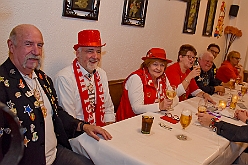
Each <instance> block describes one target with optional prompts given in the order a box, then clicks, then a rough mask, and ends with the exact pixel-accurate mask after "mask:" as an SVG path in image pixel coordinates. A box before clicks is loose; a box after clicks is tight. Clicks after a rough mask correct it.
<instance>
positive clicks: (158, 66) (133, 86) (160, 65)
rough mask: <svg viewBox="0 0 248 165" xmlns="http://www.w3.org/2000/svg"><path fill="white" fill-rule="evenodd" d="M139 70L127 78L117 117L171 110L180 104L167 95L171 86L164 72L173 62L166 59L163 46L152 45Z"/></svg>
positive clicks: (121, 118) (117, 118)
mask: <svg viewBox="0 0 248 165" xmlns="http://www.w3.org/2000/svg"><path fill="white" fill-rule="evenodd" d="M142 60H143V61H144V62H143V63H142V64H141V66H140V69H138V70H136V71H135V72H133V73H131V74H130V75H129V76H128V77H127V78H126V80H125V81H124V87H125V88H124V90H123V95H122V98H121V102H120V105H119V108H118V110H117V112H116V120H117V121H120V120H124V119H127V118H130V117H133V116H135V115H138V114H142V113H145V112H158V111H161V110H168V109H170V108H171V105H172V103H173V106H174V105H176V104H177V103H178V100H179V99H178V97H177V96H176V97H175V98H174V99H173V100H170V99H167V97H166V96H165V92H166V87H167V86H170V82H169V81H168V79H167V77H166V75H165V72H164V71H165V69H166V67H167V64H168V63H170V62H172V61H171V60H169V59H167V58H166V53H165V51H164V49H161V48H152V49H150V50H149V51H148V52H147V55H146V56H145V57H142Z"/></svg>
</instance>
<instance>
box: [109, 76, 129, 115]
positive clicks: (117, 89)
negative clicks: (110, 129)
mask: <svg viewBox="0 0 248 165" xmlns="http://www.w3.org/2000/svg"><path fill="white" fill-rule="evenodd" d="M124 80H125V79H119V80H110V81H108V84H109V94H110V97H111V99H112V102H113V104H114V110H115V112H116V111H117V109H118V107H119V104H120V101H121V96H122V92H123V82H124Z"/></svg>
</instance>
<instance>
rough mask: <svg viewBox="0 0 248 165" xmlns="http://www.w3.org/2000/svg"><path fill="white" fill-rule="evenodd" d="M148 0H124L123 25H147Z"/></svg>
mask: <svg viewBox="0 0 248 165" xmlns="http://www.w3.org/2000/svg"><path fill="white" fill-rule="evenodd" d="M147 4H148V0H124V6H123V14H122V22H121V24H122V25H133V26H141V27H144V26H145V19H146V10H147Z"/></svg>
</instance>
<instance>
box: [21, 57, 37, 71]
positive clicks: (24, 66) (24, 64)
mask: <svg viewBox="0 0 248 165" xmlns="http://www.w3.org/2000/svg"><path fill="white" fill-rule="evenodd" d="M27 60H28V59H25V61H24V62H23V65H22V66H23V68H26V64H27ZM40 68H41V59H39V61H38V65H36V64H35V63H34V65H33V67H32V69H33V70H35V69H37V70H39V69H40Z"/></svg>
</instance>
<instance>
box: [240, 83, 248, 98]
mask: <svg viewBox="0 0 248 165" xmlns="http://www.w3.org/2000/svg"><path fill="white" fill-rule="evenodd" d="M247 88H248V87H247V86H246V85H245V84H243V85H242V86H241V97H240V100H239V101H242V102H245V101H244V100H243V97H244V95H245V94H246V93H247Z"/></svg>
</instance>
